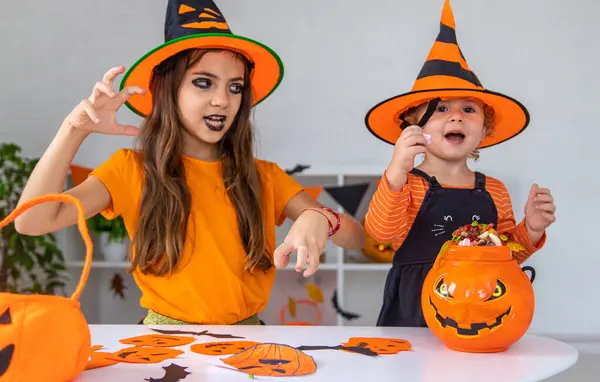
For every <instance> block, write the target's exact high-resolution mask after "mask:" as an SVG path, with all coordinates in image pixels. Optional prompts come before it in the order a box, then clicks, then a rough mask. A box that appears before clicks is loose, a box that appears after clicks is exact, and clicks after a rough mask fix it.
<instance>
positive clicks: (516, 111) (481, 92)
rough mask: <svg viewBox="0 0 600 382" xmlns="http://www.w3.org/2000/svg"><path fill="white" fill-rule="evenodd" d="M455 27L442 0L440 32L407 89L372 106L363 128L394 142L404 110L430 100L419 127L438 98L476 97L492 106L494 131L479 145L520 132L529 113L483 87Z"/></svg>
mask: <svg viewBox="0 0 600 382" xmlns="http://www.w3.org/2000/svg"><path fill="white" fill-rule="evenodd" d="M455 28H456V26H455V23H454V14H453V13H452V8H451V6H450V0H445V2H444V7H443V10H442V18H441V23H440V31H439V34H438V36H437V39H436V40H435V42H434V44H433V47H432V49H431V51H430V52H429V56H428V57H427V59H426V61H425V64H424V65H423V68H422V69H421V72H420V73H419V75H418V77H417V79H416V81H415V83H414V85H413V88H412V90H411V91H410V92H408V93H405V94H401V95H399V96H396V97H392V98H389V99H387V100H385V101H382V102H380V103H379V104H377V105H375V106H374V107H373V108H371V110H369V112H368V113H367V115H366V117H365V123H366V125H367V128H368V129H369V131H371V133H373V135H375V136H376V137H377V138H379V139H381V140H383V141H384V142H387V143H391V144H395V143H396V141H397V140H398V138H399V137H400V134H401V133H402V129H404V127H406V126H407V125H408V123H407V122H406V121H404V119H403V118H404V114H405V112H406V111H407V110H408V109H410V108H411V107H414V106H418V105H420V104H422V103H425V102H430V104H429V108H428V110H427V112H426V113H425V115H424V116H423V117H424V118H422V119H421V121H420V122H419V126H421V127H423V126H424V125H425V123H426V122H427V120H428V119H429V117H430V116H431V114H432V113H433V111H434V110H435V105H436V101H439V100H440V99H442V100H443V99H450V98H463V97H471V98H476V99H479V100H481V101H482V102H484V103H485V104H487V105H489V106H491V107H492V108H493V109H494V112H495V113H494V129H495V131H494V134H493V136H491V137H486V138H485V139H484V140H483V141H482V142H481V145H480V146H479V147H480V148H484V147H490V146H493V145H497V144H499V143H502V142H505V141H507V140H509V139H510V138H513V137H514V136H516V135H517V134H519V133H521V132H522V131H523V130H524V129H525V128H526V127H527V125H528V124H529V112H528V111H527V109H526V108H525V106H523V105H522V104H521V103H520V102H519V101H517V100H515V99H513V98H511V97H509V96H507V95H504V94H500V93H497V92H493V91H490V90H487V89H485V88H484V87H483V85H482V84H481V82H480V81H479V78H477V76H476V75H475V73H474V72H473V71H472V70H471V69H470V68H469V65H468V64H467V61H466V59H465V56H464V55H463V53H462V51H461V49H460V47H459V46H458V42H457V40H456V30H455Z"/></svg>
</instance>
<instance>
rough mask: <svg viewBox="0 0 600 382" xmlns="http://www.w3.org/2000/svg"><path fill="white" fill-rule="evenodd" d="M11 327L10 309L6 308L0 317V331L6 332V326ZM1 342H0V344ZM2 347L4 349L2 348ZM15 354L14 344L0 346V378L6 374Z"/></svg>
mask: <svg viewBox="0 0 600 382" xmlns="http://www.w3.org/2000/svg"><path fill="white" fill-rule="evenodd" d="M9 325H12V318H11V315H10V308H6V310H5V311H4V313H2V315H1V316H0V331H4V330H6V328H5V327H6V326H9ZM1 343H2V342H1V341H0V344H1ZM2 346H4V347H2ZM14 352H15V344H12V343H7V344H5V345H0V378H2V376H3V375H4V374H6V372H7V370H8V367H9V366H10V364H11V361H12V358H13V354H14Z"/></svg>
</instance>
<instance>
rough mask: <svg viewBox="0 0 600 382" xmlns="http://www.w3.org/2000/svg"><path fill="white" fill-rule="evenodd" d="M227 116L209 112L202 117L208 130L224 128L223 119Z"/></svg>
mask: <svg viewBox="0 0 600 382" xmlns="http://www.w3.org/2000/svg"><path fill="white" fill-rule="evenodd" d="M226 119H227V117H225V116H224V115H219V114H211V115H207V116H206V117H204V123H205V124H206V127H208V129H209V130H212V131H221V130H223V129H224V128H225V120H226Z"/></svg>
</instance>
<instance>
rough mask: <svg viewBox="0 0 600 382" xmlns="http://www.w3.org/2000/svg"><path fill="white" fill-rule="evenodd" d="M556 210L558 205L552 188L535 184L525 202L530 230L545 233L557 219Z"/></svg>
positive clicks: (526, 218)
mask: <svg viewBox="0 0 600 382" xmlns="http://www.w3.org/2000/svg"><path fill="white" fill-rule="evenodd" d="M555 211H556V206H555V205H554V199H553V198H552V194H551V193H550V190H549V189H547V188H539V187H538V185H537V184H533V185H532V186H531V190H530V191H529V198H528V199H527V203H526V204H525V225H526V227H527V228H528V229H529V231H531V232H533V233H534V234H541V233H543V232H544V231H545V230H546V228H548V227H549V226H550V225H551V224H552V223H554V221H555V220H556V217H555V216H554V212H555ZM535 236H537V235H535ZM539 236H540V237H541V235H539Z"/></svg>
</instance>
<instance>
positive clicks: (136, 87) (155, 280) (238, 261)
mask: <svg viewBox="0 0 600 382" xmlns="http://www.w3.org/2000/svg"><path fill="white" fill-rule="evenodd" d="M167 7H168V8H167V16H166V23H165V40H166V42H165V44H163V45H161V46H159V47H158V48H156V49H154V50H152V51H151V52H150V53H148V54H147V55H145V56H144V57H142V58H141V59H140V60H139V61H138V62H137V63H136V64H135V65H134V66H133V67H132V68H131V69H130V70H129V71H128V73H127V74H126V75H125V77H124V79H123V82H122V84H121V88H122V89H121V90H120V91H119V92H116V91H115V90H113V81H114V80H115V78H116V76H118V75H119V74H121V73H123V72H124V68H122V67H118V68H113V69H111V70H109V71H108V72H107V73H106V74H105V75H104V78H103V81H101V82H98V83H96V85H95V87H94V89H93V91H92V94H91V96H90V97H89V98H88V99H85V100H83V101H82V102H81V103H80V104H79V105H78V106H77V107H75V109H74V110H73V111H72V112H71V113H70V114H69V115H68V116H67V117H66V119H65V120H64V122H63V124H62V126H61V127H60V129H59V130H58V133H57V135H56V137H55V138H54V140H53V141H52V143H51V144H50V146H49V148H48V149H47V151H46V152H45V154H44V155H43V157H42V158H41V160H40V161H39V163H38V165H37V167H36V168H35V170H34V171H33V174H32V176H31V178H30V179H29V181H28V183H27V185H26V187H25V190H24V192H23V195H22V197H21V202H25V201H27V200H30V199H32V198H34V197H37V196H40V195H44V194H49V193H60V192H62V191H63V184H64V181H65V177H66V176H67V170H68V168H69V164H70V163H71V161H72V160H73V157H74V156H75V154H76V152H77V150H78V149H79V147H80V145H81V143H82V142H83V141H84V139H86V138H87V137H88V136H89V135H90V134H93V133H97V134H115V135H130V136H136V135H137V136H138V138H139V149H137V150H128V149H127V150H126V149H122V150H119V151H117V152H116V153H115V154H114V155H113V156H112V157H111V158H110V159H109V160H108V161H106V162H105V163H103V164H102V165H101V166H99V167H98V168H97V169H95V170H94V171H93V172H92V173H91V175H90V176H89V177H88V178H87V179H86V180H85V181H84V182H83V183H81V184H80V185H78V186H77V187H74V188H72V189H70V190H68V191H66V193H67V194H70V195H73V196H75V197H77V198H78V199H79V200H80V201H81V203H82V204H83V206H84V208H85V211H86V214H87V217H91V216H93V215H95V214H97V213H99V212H100V213H102V214H103V215H104V216H106V217H107V218H109V219H113V218H115V217H117V216H122V217H123V219H124V221H125V225H126V227H127V231H128V233H129V236H130V238H131V239H132V243H133V245H132V256H131V261H132V273H133V276H134V278H135V281H136V282H137V284H138V286H139V288H140V289H141V292H142V297H141V301H140V303H141V306H143V307H144V308H146V309H148V314H147V316H146V317H145V319H144V321H143V322H144V323H145V324H188V323H193V324H235V323H238V324H258V323H259V319H258V316H257V314H258V313H259V312H260V311H261V310H262V309H263V308H264V307H265V306H266V305H267V301H268V299H269V294H270V291H271V288H272V285H273V281H274V277H275V267H273V265H275V266H276V267H285V266H287V264H288V261H289V255H290V253H291V252H293V251H295V252H297V255H298V260H297V264H296V271H298V272H301V271H304V275H305V276H309V275H312V274H313V273H314V272H315V271H316V269H317V267H318V265H319V255H320V254H321V253H322V250H323V248H324V246H325V244H326V241H327V240H328V238H329V237H331V239H332V240H333V242H335V243H336V244H337V245H340V246H342V247H344V248H355V249H358V248H361V246H362V245H363V235H364V232H363V229H362V227H361V224H360V223H359V222H357V221H356V220H354V219H353V218H352V217H350V216H348V215H343V214H342V215H338V214H337V213H335V212H334V211H332V210H330V209H327V208H325V207H324V206H322V205H320V204H318V203H317V202H316V201H314V200H313V199H311V198H310V197H309V196H308V195H307V194H305V193H304V192H303V191H302V188H301V186H300V185H299V184H298V183H297V182H296V181H295V180H294V179H293V178H291V177H290V176H288V175H287V174H286V173H285V172H284V171H283V170H282V169H281V168H280V167H279V166H277V165H276V164H274V163H271V162H267V161H264V160H258V159H256V158H255V157H254V154H253V153H254V150H253V139H254V133H253V127H252V124H251V121H250V116H251V111H252V108H253V106H254V105H255V104H256V103H258V102H260V101H262V100H264V99H265V98H266V97H267V96H268V95H269V94H271V92H273V91H274V90H275V88H276V87H277V85H278V84H279V82H280V81H281V76H282V74H283V68H282V64H281V61H280V59H279V57H278V56H277V55H276V54H275V53H274V52H273V51H271V50H270V49H269V48H267V47H265V46H264V45H262V44H261V43H258V42H255V41H252V40H250V39H247V38H244V37H240V36H237V35H234V34H232V32H231V31H230V29H229V26H228V24H227V22H226V21H225V19H224V18H223V15H222V14H221V12H220V11H219V9H218V8H217V6H216V5H215V4H214V3H213V2H212V1H205V0H194V1H192V0H186V1H185V2H180V1H175V0H172V1H169V2H168V6H167ZM124 102H127V106H128V107H129V108H130V109H132V110H133V111H134V112H136V113H138V114H139V115H141V116H143V117H144V118H145V119H144V121H143V125H142V127H141V129H140V130H138V129H137V128H136V127H134V126H123V125H120V124H119V123H118V122H117V121H116V113H117V111H118V109H119V108H120V107H121V106H122V104H123V103H124ZM286 217H287V218H290V219H292V220H294V224H293V226H292V227H291V230H290V231H289V233H288V235H287V237H286V238H285V241H284V242H283V243H282V244H281V246H280V247H279V248H277V249H276V248H275V228H276V225H280V224H281V223H282V222H283V221H284V219H285V218H286ZM76 219H77V211H76V210H75V208H74V207H72V206H69V205H66V204H57V203H55V204H50V203H48V204H44V205H40V206H38V207H36V208H32V209H30V210H28V211H27V212H26V213H24V214H23V215H21V216H20V217H19V219H18V220H17V221H16V226H17V230H18V231H19V232H21V233H24V234H29V235H40V234H43V233H45V232H50V231H56V230H58V229H61V228H63V227H67V226H70V225H72V224H74V223H75V222H76ZM307 266H308V268H307V269H306V270H304V269H305V268H306V267H307Z"/></svg>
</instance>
